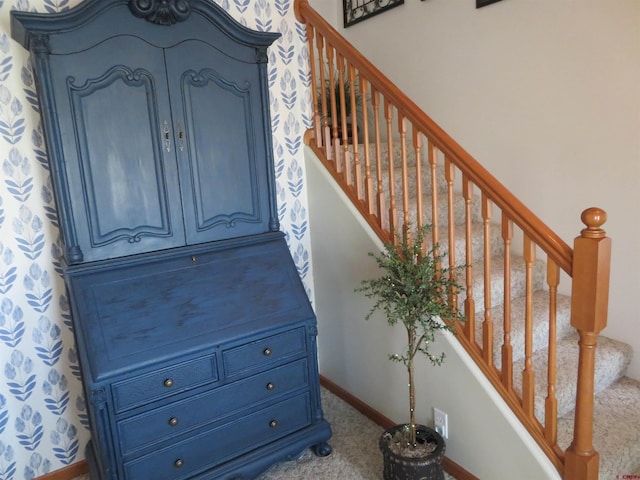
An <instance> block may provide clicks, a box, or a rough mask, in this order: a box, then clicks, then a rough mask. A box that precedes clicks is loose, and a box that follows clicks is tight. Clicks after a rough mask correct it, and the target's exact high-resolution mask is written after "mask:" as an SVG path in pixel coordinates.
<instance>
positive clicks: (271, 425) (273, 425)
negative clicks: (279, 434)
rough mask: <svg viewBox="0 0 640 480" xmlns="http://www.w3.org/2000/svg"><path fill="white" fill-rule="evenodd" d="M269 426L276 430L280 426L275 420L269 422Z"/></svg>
mask: <svg viewBox="0 0 640 480" xmlns="http://www.w3.org/2000/svg"><path fill="white" fill-rule="evenodd" d="M269 426H270V427H271V428H276V427H277V426H278V422H276V421H275V420H271V421H270V422H269Z"/></svg>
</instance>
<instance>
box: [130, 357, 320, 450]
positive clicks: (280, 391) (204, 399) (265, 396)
mask: <svg viewBox="0 0 640 480" xmlns="http://www.w3.org/2000/svg"><path fill="white" fill-rule="evenodd" d="M308 383H309V381H308V372H307V361H306V359H302V360H298V361H297V362H294V363H290V364H287V365H283V366H281V367H278V368H275V369H273V370H269V371H268V372H264V373H260V374H258V375H254V376H253V377H249V378H246V379H242V380H238V381H237V382H234V383H232V384H230V385H225V386H223V387H219V388H216V389H214V390H212V391H209V392H206V393H203V394H200V395H198V396H196V397H192V398H188V399H186V400H182V401H179V402H174V403H171V404H169V405H166V406H164V407H160V408H157V409H154V410H153V411H150V412H145V413H142V414H140V415H136V416H135V417H132V418H129V419H127V420H123V421H121V422H118V431H119V434H120V445H121V450H122V454H123V455H127V453H129V452H131V451H133V450H135V449H136V448H141V447H144V446H145V445H148V444H151V443H154V442H159V441H163V440H165V439H167V438H171V437H174V436H176V435H179V434H182V433H185V432H188V431H189V430H192V429H194V428H197V427H199V426H202V425H206V424H207V423H212V422H213V421H215V420H216V419H221V418H224V416H226V415H229V414H230V413H232V412H235V411H239V410H241V409H243V408H246V407H249V406H251V405H260V403H262V402H265V401H268V400H269V399H271V398H276V397H279V396H281V395H284V394H286V393H289V392H293V391H295V390H301V389H303V388H304V389H306V388H308Z"/></svg>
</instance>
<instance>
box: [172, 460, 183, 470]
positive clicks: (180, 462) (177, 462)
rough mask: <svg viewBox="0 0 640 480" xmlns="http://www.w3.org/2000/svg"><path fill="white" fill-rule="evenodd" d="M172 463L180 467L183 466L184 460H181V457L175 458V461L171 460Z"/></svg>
mask: <svg viewBox="0 0 640 480" xmlns="http://www.w3.org/2000/svg"><path fill="white" fill-rule="evenodd" d="M173 465H174V466H175V467H176V468H182V467H184V460H182V459H181V458H179V459H178V460H176V461H175V462H173Z"/></svg>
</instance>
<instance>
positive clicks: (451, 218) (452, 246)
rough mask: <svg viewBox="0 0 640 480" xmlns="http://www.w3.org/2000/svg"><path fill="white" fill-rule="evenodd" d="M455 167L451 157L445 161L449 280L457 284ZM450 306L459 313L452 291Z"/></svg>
mask: <svg viewBox="0 0 640 480" xmlns="http://www.w3.org/2000/svg"><path fill="white" fill-rule="evenodd" d="M455 175H456V172H455V166H454V165H453V163H452V162H451V160H449V157H445V159H444V178H445V180H446V182H447V206H448V209H447V213H448V217H447V218H448V221H447V224H448V233H449V280H450V281H451V282H455V280H456V270H455V267H456V233H455V226H456V222H455V211H454V192H453V181H454V180H455ZM449 305H450V306H451V309H452V310H453V311H454V312H457V311H458V293H457V291H455V290H454V291H452V292H451V294H450V296H449Z"/></svg>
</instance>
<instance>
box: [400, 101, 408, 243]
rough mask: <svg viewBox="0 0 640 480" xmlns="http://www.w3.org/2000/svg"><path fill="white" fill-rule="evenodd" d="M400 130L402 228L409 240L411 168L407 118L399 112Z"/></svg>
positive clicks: (406, 238)
mask: <svg viewBox="0 0 640 480" xmlns="http://www.w3.org/2000/svg"><path fill="white" fill-rule="evenodd" d="M398 132H399V133H400V163H401V171H402V229H403V231H404V232H405V240H409V238H408V237H407V233H408V230H409V223H410V222H409V170H408V168H407V167H408V166H407V120H406V119H405V118H404V115H402V114H401V113H398Z"/></svg>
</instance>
